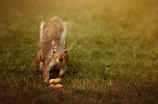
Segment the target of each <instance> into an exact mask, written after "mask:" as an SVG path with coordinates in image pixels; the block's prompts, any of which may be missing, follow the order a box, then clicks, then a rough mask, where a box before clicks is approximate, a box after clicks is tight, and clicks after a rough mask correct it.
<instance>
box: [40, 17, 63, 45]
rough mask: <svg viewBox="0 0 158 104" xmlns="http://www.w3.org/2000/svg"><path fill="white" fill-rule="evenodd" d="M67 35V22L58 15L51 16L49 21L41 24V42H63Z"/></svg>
mask: <svg viewBox="0 0 158 104" xmlns="http://www.w3.org/2000/svg"><path fill="white" fill-rule="evenodd" d="M65 37H66V23H63V22H62V20H61V19H59V18H57V17H53V18H51V19H50V20H49V21H48V22H41V24H40V44H42V43H43V42H46V41H49V40H51V41H55V42H57V43H59V42H60V43H63V41H64V39H65Z"/></svg>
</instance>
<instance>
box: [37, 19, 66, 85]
mask: <svg viewBox="0 0 158 104" xmlns="http://www.w3.org/2000/svg"><path fill="white" fill-rule="evenodd" d="M65 35H66V25H65V24H64V22H62V20H61V19H59V18H58V17H52V18H51V19H50V20H48V21H47V22H41V25H40V44H41V48H40V50H39V51H38V52H37V59H36V61H37V66H38V69H39V71H40V72H42V73H43V79H44V82H48V81H49V75H50V71H51V70H52V69H57V70H59V77H61V76H62V75H63V74H64V73H65V71H66V69H67V61H68V53H67V50H66V42H65V41H64V44H63V45H60V43H61V42H62V41H63V40H64V37H65Z"/></svg>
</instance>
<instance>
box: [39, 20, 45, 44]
mask: <svg viewBox="0 0 158 104" xmlns="http://www.w3.org/2000/svg"><path fill="white" fill-rule="evenodd" d="M44 25H45V22H44V21H42V22H41V24H40V36H39V39H40V45H41V44H42V37H43V29H44Z"/></svg>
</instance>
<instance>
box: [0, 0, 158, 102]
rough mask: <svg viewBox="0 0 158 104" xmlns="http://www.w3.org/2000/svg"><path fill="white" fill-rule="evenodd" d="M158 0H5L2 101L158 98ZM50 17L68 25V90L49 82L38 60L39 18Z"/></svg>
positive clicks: (0, 45)
mask: <svg viewBox="0 0 158 104" xmlns="http://www.w3.org/2000/svg"><path fill="white" fill-rule="evenodd" d="M157 4H158V2H157V1H156V0H150V1H147V0H133V1H126V0H121V1H119V2H118V1H117V0H106V1H105V0H93V1H92V0H80V1H74V0H65V1H63V0H56V1H55V0H49V1H47V0H46V1H43V0H33V1H31V0H27V1H20V0H14V1H12V0H6V1H0V11H1V13H0V53H1V55H0V80H1V81H0V103H2V104H3V103H5V104H10V103H12V104H14V103H15V104H17V103H23V104H28V103H30V104H36V103H45V104H46V103H63V104H74V103H77V104H84V103H85V104H93V103H94V104H96V103H97V104H98V103H101V104H114V103H116V104H141V103H143V104H149V103H151V104H154V103H155V104H156V103H157V102H158V60H157V59H158V48H157V47H158V19H157V17H158V14H157V13H158V7H157ZM52 16H58V17H60V18H62V19H63V20H64V21H66V22H67V26H68V27H67V28H68V33H67V39H66V41H67V50H68V54H69V62H68V70H67V72H66V74H65V76H64V78H63V81H62V84H63V85H64V88H62V89H50V88H48V85H47V84H45V83H43V79H42V76H41V74H40V73H39V72H38V71H37V67H36V63H35V59H36V52H37V51H38V49H39V48H40V47H39V24H40V22H41V21H42V20H45V19H48V18H50V17H52ZM53 75H54V74H53V73H52V74H51V76H52V77H54V76H53Z"/></svg>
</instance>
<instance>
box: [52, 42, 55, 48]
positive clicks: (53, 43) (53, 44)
mask: <svg viewBox="0 0 158 104" xmlns="http://www.w3.org/2000/svg"><path fill="white" fill-rule="evenodd" d="M52 46H53V49H54V47H55V42H54V41H52Z"/></svg>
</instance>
